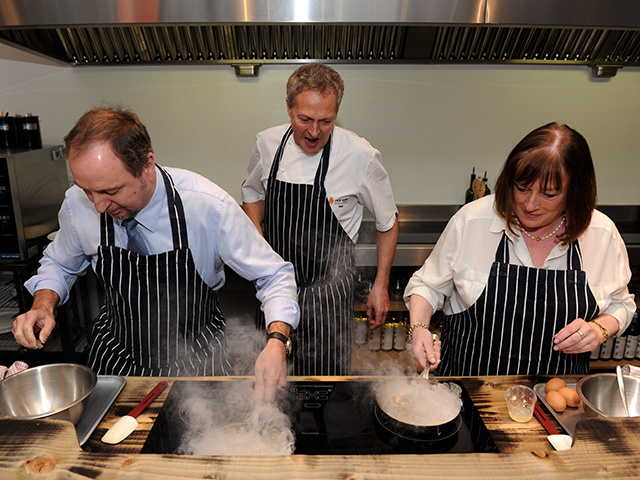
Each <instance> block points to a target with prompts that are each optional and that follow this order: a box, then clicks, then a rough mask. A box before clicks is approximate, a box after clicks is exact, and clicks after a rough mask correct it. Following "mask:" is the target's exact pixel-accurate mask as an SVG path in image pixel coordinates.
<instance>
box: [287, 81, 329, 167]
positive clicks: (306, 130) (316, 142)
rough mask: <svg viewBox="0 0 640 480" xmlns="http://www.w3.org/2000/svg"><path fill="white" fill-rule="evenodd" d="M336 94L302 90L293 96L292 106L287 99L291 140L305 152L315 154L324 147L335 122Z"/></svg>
mask: <svg viewBox="0 0 640 480" xmlns="http://www.w3.org/2000/svg"><path fill="white" fill-rule="evenodd" d="M337 107H338V96H337V95H336V93H335V92H333V91H331V92H329V93H327V94H326V95H323V94H321V93H320V92H318V91H316V90H310V89H307V90H303V91H302V92H301V93H299V94H298V96H296V98H295V104H294V106H293V107H291V106H290V105H289V101H288V100H287V113H288V114H289V117H290V118H291V128H292V129H293V140H294V141H295V142H296V144H297V145H298V146H299V147H300V148H301V149H302V150H303V151H304V152H305V153H306V154H307V155H315V154H316V153H318V152H319V151H320V150H322V149H323V148H324V146H325V145H326V144H327V141H328V140H329V136H330V135H331V131H332V130H333V126H334V124H335V122H336V116H337V113H338V112H337Z"/></svg>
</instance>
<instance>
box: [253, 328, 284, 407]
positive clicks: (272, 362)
mask: <svg viewBox="0 0 640 480" xmlns="http://www.w3.org/2000/svg"><path fill="white" fill-rule="evenodd" d="M272 332H279V333H281V334H283V335H284V336H286V337H288V336H289V335H290V333H291V327H290V326H289V325H288V324H286V323H284V322H272V323H271V324H269V333H272ZM255 376H256V386H255V390H254V397H255V398H256V399H258V400H266V401H269V402H271V401H273V400H274V399H275V397H276V390H277V389H278V387H280V388H284V387H286V386H287V351H286V348H285V345H284V343H282V342H281V341H280V340H278V339H277V338H270V339H269V340H268V341H267V345H266V346H265V347H264V349H263V350H262V352H260V355H258V359H257V360H256V365H255Z"/></svg>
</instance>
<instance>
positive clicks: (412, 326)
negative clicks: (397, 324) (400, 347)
mask: <svg viewBox="0 0 640 480" xmlns="http://www.w3.org/2000/svg"><path fill="white" fill-rule="evenodd" d="M418 327H420V328H424V329H425V330H426V331H427V332H428V331H429V327H427V326H426V325H425V324H424V323H416V324H415V325H411V327H410V328H409V331H408V332H407V340H406V341H407V343H411V340H412V338H413V331H414V330H415V329H416V328H418Z"/></svg>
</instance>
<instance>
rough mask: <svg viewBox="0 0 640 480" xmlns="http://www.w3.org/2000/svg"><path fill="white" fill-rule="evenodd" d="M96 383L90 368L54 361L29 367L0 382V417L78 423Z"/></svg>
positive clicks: (96, 377) (95, 377)
mask: <svg viewBox="0 0 640 480" xmlns="http://www.w3.org/2000/svg"><path fill="white" fill-rule="evenodd" d="M97 382H98V376H97V375H96V374H95V372H93V371H92V370H91V369H90V368H87V367H85V366H84V365H76V364H73V363H56V364H51V365H42V366H39V367H33V368H29V369H27V370H24V371H22V372H20V373H17V374H15V375H12V376H11V377H8V378H5V379H4V380H2V381H0V416H10V417H15V418H30V419H35V418H49V419H55V420H69V421H70V422H72V423H73V424H76V423H78V421H79V420H80V417H81V416H82V413H83V412H84V409H85V407H86V404H87V402H88V400H89V395H91V392H93V390H94V388H95V387H96V384H97Z"/></svg>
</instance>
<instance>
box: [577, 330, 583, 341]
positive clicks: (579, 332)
mask: <svg viewBox="0 0 640 480" xmlns="http://www.w3.org/2000/svg"><path fill="white" fill-rule="evenodd" d="M578 335H580V340H582V339H583V338H584V333H582V332H581V331H580V330H578Z"/></svg>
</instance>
